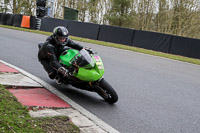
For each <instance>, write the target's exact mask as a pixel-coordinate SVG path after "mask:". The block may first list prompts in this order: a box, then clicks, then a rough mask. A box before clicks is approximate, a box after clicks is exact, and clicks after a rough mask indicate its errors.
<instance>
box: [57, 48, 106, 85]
mask: <svg viewBox="0 0 200 133" xmlns="http://www.w3.org/2000/svg"><path fill="white" fill-rule="evenodd" d="M78 53H79V51H77V50H74V49H69V50H68V51H67V54H64V55H61V56H60V63H61V64H64V65H66V66H67V67H69V66H71V65H72V64H70V63H69V62H70V61H71V59H73V57H74V56H76V55H77V54H78ZM78 56H80V53H79V54H78ZM92 59H93V60H94V62H95V66H94V67H93V68H90V69H87V66H88V65H86V66H85V67H79V70H78V73H74V74H73V76H75V77H76V78H78V79H80V80H82V81H88V82H90V81H96V80H98V79H100V78H101V77H102V76H103V74H104V66H103V62H102V60H101V58H100V57H99V56H92Z"/></svg>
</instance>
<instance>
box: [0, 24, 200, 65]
mask: <svg viewBox="0 0 200 133" xmlns="http://www.w3.org/2000/svg"><path fill="white" fill-rule="evenodd" d="M0 27H3V28H10V29H14V30H21V31H27V32H33V33H38V34H43V35H51V34H52V33H51V32H44V31H37V30H30V29H25V28H19V27H12V26H6V25H0ZM70 38H71V39H73V40H77V41H82V42H88V43H93V44H98V45H103V46H108V47H114V48H120V49H125V50H129V51H133V52H139V53H144V54H149V55H154V56H160V57H164V58H169V59H173V60H178V61H183V62H188V63H192V64H197V65H200V59H194V58H189V57H183V56H178V55H172V54H167V53H162V52H157V51H152V50H147V49H142V48H137V47H132V46H126V45H122V44H116V43H109V42H103V41H98V40H91V39H86V38H81V37H74V36H70Z"/></svg>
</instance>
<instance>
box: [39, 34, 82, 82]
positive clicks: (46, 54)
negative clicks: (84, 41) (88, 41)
mask: <svg viewBox="0 0 200 133" xmlns="http://www.w3.org/2000/svg"><path fill="white" fill-rule="evenodd" d="M66 41H67V42H66V45H65V46H67V47H71V48H74V49H77V50H81V49H82V48H83V46H81V45H79V44H77V43H75V42H73V41H72V40H71V39H66ZM65 46H60V45H57V44H56V42H55V40H54V38H53V35H51V36H49V37H48V38H47V40H46V42H45V43H44V44H43V45H42V47H41V48H40V49H39V52H38V59H39V61H40V63H41V64H42V65H43V67H44V69H45V70H46V71H47V73H48V75H49V77H50V78H51V79H54V78H55V76H56V75H57V70H58V68H60V67H62V66H61V65H60V63H59V62H58V58H59V56H60V54H61V53H62V52H63V51H64V50H65V48H66V47H65Z"/></svg>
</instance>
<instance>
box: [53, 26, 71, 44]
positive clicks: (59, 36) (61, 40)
mask: <svg viewBox="0 0 200 133" xmlns="http://www.w3.org/2000/svg"><path fill="white" fill-rule="evenodd" d="M68 36H69V31H68V30H67V29H66V28H65V27H63V26H58V27H56V28H54V29H53V38H54V40H55V41H56V43H57V44H58V45H61V46H64V45H65V44H67V42H68Z"/></svg>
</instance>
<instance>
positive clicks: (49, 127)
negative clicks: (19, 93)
mask: <svg viewBox="0 0 200 133" xmlns="http://www.w3.org/2000/svg"><path fill="white" fill-rule="evenodd" d="M45 132H57V133H59V132H66V133H71V132H73V133H78V132H79V129H78V128H77V127H76V126H75V125H73V124H72V123H71V122H70V120H69V118H68V117H66V116H59V117H44V118H32V117H31V116H30V115H29V113H28V108H27V107H25V106H22V105H21V104H20V103H19V102H18V101H17V99H16V97H15V96H13V95H12V94H11V93H10V92H9V91H8V90H7V89H5V87H4V86H2V85H0V133H45Z"/></svg>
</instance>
